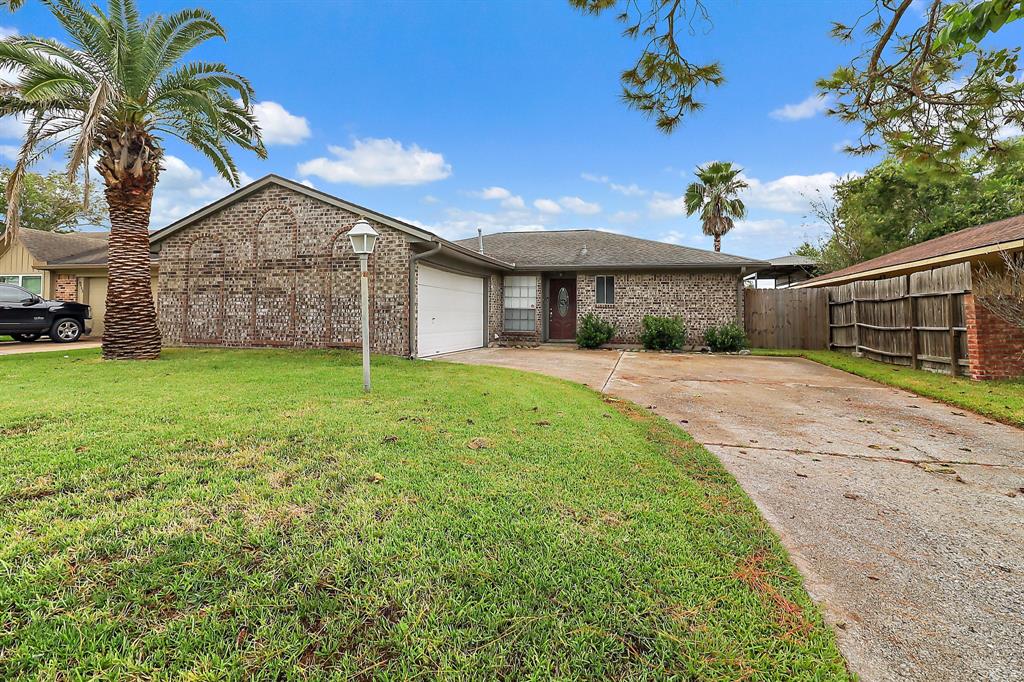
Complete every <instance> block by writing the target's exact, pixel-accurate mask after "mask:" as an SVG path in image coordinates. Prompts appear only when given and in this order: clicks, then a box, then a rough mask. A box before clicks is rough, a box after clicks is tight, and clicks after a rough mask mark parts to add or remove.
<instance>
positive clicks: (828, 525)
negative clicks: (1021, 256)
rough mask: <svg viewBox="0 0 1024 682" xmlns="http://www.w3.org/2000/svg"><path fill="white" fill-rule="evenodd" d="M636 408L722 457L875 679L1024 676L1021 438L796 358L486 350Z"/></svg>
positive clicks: (487, 356) (850, 655) (849, 650)
mask: <svg viewBox="0 0 1024 682" xmlns="http://www.w3.org/2000/svg"><path fill="white" fill-rule="evenodd" d="M444 359H445V360H448V361H452V362H463V363H472V364H491V365H501V366H505V367H513V368H517V369H523V370H528V371H536V372H542V373H545V374H550V375H553V376H558V377H562V378H566V379H571V380H573V381H578V382H581V383H585V384H587V385H589V386H591V387H593V388H595V389H597V390H601V391H605V392H607V393H609V394H613V395H616V396H619V397H622V398H626V399H629V400H632V401H634V402H636V403H638V404H640V405H642V406H644V407H648V408H650V409H653V410H654V411H655V412H657V413H658V414H661V415H662V416H664V417H666V418H668V419H671V420H673V421H675V422H676V423H679V424H680V425H681V426H682V428H684V429H685V430H687V431H688V432H690V433H691V434H693V436H694V437H695V438H696V439H697V440H699V441H701V442H702V443H704V444H705V445H706V446H707V447H708V448H709V449H710V450H712V451H713V452H714V453H715V454H717V455H718V457H719V458H720V459H721V460H722V462H723V463H724V464H725V466H726V467H727V468H728V469H729V471H730V472H732V474H733V475H734V476H736V478H737V480H739V482H740V484H741V485H742V486H743V487H744V489H745V490H746V491H747V493H748V494H749V495H750V496H751V498H753V500H754V501H755V503H756V504H757V506H758V507H759V508H760V510H761V512H762V513H763V514H764V516H765V518H766V519H767V520H768V522H769V523H771V525H772V526H773V527H774V528H775V530H776V531H777V532H778V533H779V535H780V536H781V537H782V540H783V542H784V544H785V545H786V548H787V549H788V550H789V552H790V555H791V557H792V558H793V561H794V563H795V564H796V565H797V566H798V567H799V569H800V570H801V572H802V573H803V575H804V577H805V579H806V586H807V589H808V591H809V592H810V593H811V596H812V597H814V598H815V600H817V601H818V603H819V604H821V605H822V607H823V610H824V612H825V615H826V618H827V619H828V620H829V622H831V623H832V624H833V625H834V626H835V628H836V634H837V636H838V639H839V643H840V646H841V647H842V650H843V652H844V654H845V655H846V657H847V659H848V661H849V662H850V667H851V669H852V670H854V671H855V672H856V673H858V675H860V676H861V678H862V679H864V680H929V681H934V680H967V679H970V680H1024V644H1022V643H1024V431H1022V430H1020V429H1016V428H1013V427H1010V426H1005V425H1002V424H998V423H994V422H992V421H990V420H987V419H985V418H983V417H980V416H978V415H975V414H973V413H969V412H965V411H963V410H959V409H957V408H952V407H949V406H947V405H944V404H941V403H938V402H935V401H932V400H928V399H926V398H921V397H918V396H916V395H914V394H911V393H907V392H905V391H900V390H896V389H892V388H889V387H886V386H883V385H881V384H876V383H874V382H871V381H868V380H866V379H861V378H859V377H856V376H853V375H851V374H847V373H845V372H841V371H839V370H834V369H831V368H828V367H825V366H823V365H819V364H817V363H813V362H810V361H807V360H802V359H799V358H762V357H746V356H744V357H740V356H706V355H668V354H658V353H639V352H628V351H627V352H622V351H578V350H575V349H573V348H560V347H542V348H540V349H535V350H525V349H523V350H519V349H490V348H488V349H479V350H474V351H466V352H463V353H457V354H453V355H449V356H447V357H445V358H444Z"/></svg>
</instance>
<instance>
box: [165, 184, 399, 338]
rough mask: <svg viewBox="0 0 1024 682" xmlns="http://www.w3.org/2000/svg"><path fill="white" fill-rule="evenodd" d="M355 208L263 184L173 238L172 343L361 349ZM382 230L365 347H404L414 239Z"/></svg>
mask: <svg viewBox="0 0 1024 682" xmlns="http://www.w3.org/2000/svg"><path fill="white" fill-rule="evenodd" d="M358 219H359V216H358V215H356V214H355V213H352V212H349V211H346V210H344V209H342V208H339V207H336V206H333V205H331V204H328V203H326V202H324V201H320V200H318V199H316V198H314V197H311V196H307V195H304V194H301V193H299V192H296V191H293V190H291V189H289V188H286V187H282V186H277V185H269V186H267V187H265V188H263V189H261V190H259V191H258V192H256V193H254V194H252V195H251V196H249V197H246V198H245V199H244V200H242V201H238V202H235V203H232V204H228V205H227V206H225V207H223V208H222V209H221V210H219V211H217V212H215V213H213V214H211V215H208V216H205V217H203V218H201V219H200V220H198V221H197V222H196V223H194V224H192V225H189V226H188V227H187V228H186V229H183V230H180V231H178V232H175V233H174V234H171V235H169V236H168V237H167V238H165V239H164V240H163V241H162V242H161V250H160V274H159V290H160V327H161V333H162V334H163V337H164V341H165V343H167V344H168V345H179V346H188V345H203V346H234V347H247V346H274V347H309V348H316V347H358V346H360V345H361V342H360V308H359V261H358V259H357V257H356V256H355V255H354V254H353V253H352V249H351V247H350V246H349V243H348V239H347V237H346V233H347V231H348V230H349V229H350V228H351V227H352V225H353V224H354V223H355V222H356V220H358ZM370 222H371V224H373V227H374V229H376V230H377V231H378V232H379V233H380V238H379V239H378V241H377V246H376V248H375V250H374V253H373V255H372V256H371V257H370V264H369V268H370V344H371V347H372V350H373V351H374V352H378V353H386V354H392V355H405V354H407V353H408V352H409V338H408V336H409V335H408V329H409V315H410V310H409V293H408V291H409V258H410V255H411V250H410V244H409V241H408V240H407V239H406V237H405V235H404V234H403V233H401V232H400V231H398V230H396V229H394V228H392V227H389V226H387V225H382V224H379V223H376V222H374V221H373V220H371V221H370Z"/></svg>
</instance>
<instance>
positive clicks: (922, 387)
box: [753, 349, 1024, 426]
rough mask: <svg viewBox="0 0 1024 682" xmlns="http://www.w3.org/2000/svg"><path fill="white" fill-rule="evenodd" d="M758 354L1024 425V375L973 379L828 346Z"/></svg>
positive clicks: (763, 350)
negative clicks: (802, 361)
mask: <svg viewBox="0 0 1024 682" xmlns="http://www.w3.org/2000/svg"><path fill="white" fill-rule="evenodd" d="M753 353H754V355H776V356H779V355H781V356H799V357H804V358H807V359H808V360H814V361H815V362H820V363H821V364H823V365H828V366H829V367H835V368H836V369H841V370H843V371H845V372H850V373H851V374H856V375H858V376H862V377H865V378H867V379H871V380H873V381H877V382H879V383H883V384H888V385H889V386H895V387H896V388H902V389H906V390H908V391H911V392H913V393H917V394H918V395H923V396H925V397H928V398H934V399H935V400H940V401H942V402H944V403H948V404H950V405H954V406H956V407H962V408H964V409H967V410H971V411H972V412H977V413H978V414H983V415H985V416H987V417H991V418H992V419H996V420H998V421H1001V422H1005V423H1007V424H1013V425H1015V426H1024V379H1015V380H1013V381H972V380H970V379H954V378H953V377H949V376H946V375H945V374H936V373H934V372H925V371H924V370H920V369H917V370H915V369H910V368H909V367H896V366H894V365H889V364H886V363H884V362H875V361H874V360H868V359H866V358H855V357H852V356H850V355H847V354H845V353H837V352H835V351H824V350H771V349H756V350H754V351H753Z"/></svg>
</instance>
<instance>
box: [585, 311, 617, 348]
mask: <svg viewBox="0 0 1024 682" xmlns="http://www.w3.org/2000/svg"><path fill="white" fill-rule="evenodd" d="M613 336H615V327H613V326H612V323H611V322H606V321H605V320H602V319H601V318H600V317H598V316H597V315H595V314H594V313H587V314H586V315H584V316H583V319H582V320H580V326H579V329H577V330H576V345H577V346H579V347H580V348H597V347H599V346H603V345H604V344H606V343H608V342H609V341H611V340H612V337H613Z"/></svg>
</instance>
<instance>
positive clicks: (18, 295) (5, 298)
mask: <svg viewBox="0 0 1024 682" xmlns="http://www.w3.org/2000/svg"><path fill="white" fill-rule="evenodd" d="M26 298H32V294H30V293H29V292H27V291H25V290H24V289H22V288H21V287H12V286H11V285H10V284H0V303H21V302H22V301H24V300H25V299H26Z"/></svg>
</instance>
